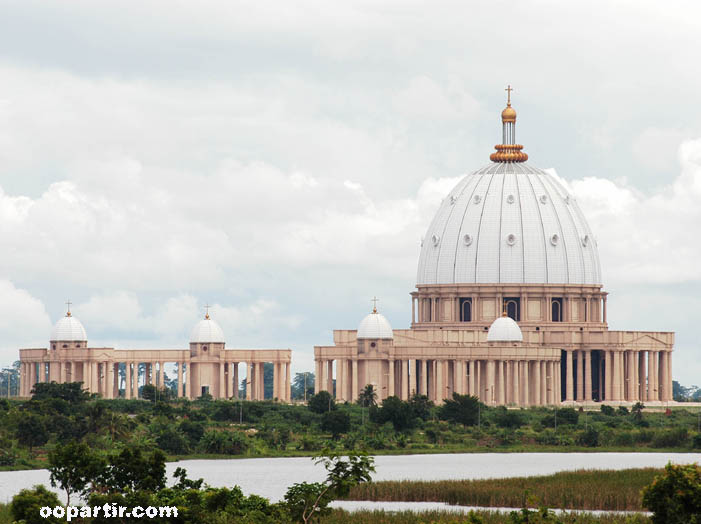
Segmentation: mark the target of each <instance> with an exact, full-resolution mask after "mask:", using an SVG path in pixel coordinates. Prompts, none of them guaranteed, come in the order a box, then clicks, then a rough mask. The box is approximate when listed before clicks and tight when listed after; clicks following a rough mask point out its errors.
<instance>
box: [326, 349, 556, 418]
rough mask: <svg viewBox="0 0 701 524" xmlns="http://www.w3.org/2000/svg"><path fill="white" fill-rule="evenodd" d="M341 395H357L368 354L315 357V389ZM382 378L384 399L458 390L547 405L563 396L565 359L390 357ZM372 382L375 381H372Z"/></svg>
mask: <svg viewBox="0 0 701 524" xmlns="http://www.w3.org/2000/svg"><path fill="white" fill-rule="evenodd" d="M334 362H335V363H336V366H335V367H336V375H335V376H336V389H335V396H336V398H337V399H338V400H340V401H353V400H356V399H357V398H358V396H359V395H360V392H361V391H362V389H363V388H364V386H365V384H364V383H363V382H367V381H366V380H365V375H366V374H365V373H362V371H361V372H360V373H359V368H360V367H362V366H363V365H364V363H367V362H368V361H367V360H360V362H361V364H359V360H358V359H335V360H330V359H323V360H317V361H316V377H317V380H316V382H315V389H316V392H317V393H318V392H319V391H329V392H332V393H333V372H334ZM381 362H382V363H383V365H382V369H383V370H384V369H386V370H387V372H384V371H383V372H382V373H381V376H382V379H381V380H379V381H377V383H373V386H374V387H375V389H376V392H377V394H378V399H380V400H382V399H385V398H387V397H389V396H397V397H399V398H400V399H402V400H408V399H409V398H410V397H411V396H412V395H414V394H415V393H419V394H421V395H426V396H427V397H428V398H429V399H431V400H433V401H434V402H438V403H440V402H442V401H443V400H444V399H446V398H452V395H453V393H454V392H455V393H459V394H461V395H467V394H469V395H474V396H477V397H479V399H480V400H481V401H482V402H484V403H486V404H516V405H525V406H528V405H533V406H542V405H548V404H555V403H558V402H559V401H560V399H559V393H558V392H559V391H560V363H559V361H558V360H500V359H485V360H459V359H422V360H418V359H417V360H413V359H410V360H406V359H401V360H399V359H390V360H383V361H381ZM367 383H372V382H367Z"/></svg>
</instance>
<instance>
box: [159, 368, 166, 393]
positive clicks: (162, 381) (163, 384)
mask: <svg viewBox="0 0 701 524" xmlns="http://www.w3.org/2000/svg"><path fill="white" fill-rule="evenodd" d="M165 367H166V363H165V362H159V363H158V387H159V388H165V387H166V369H165Z"/></svg>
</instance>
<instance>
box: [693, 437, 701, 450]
mask: <svg viewBox="0 0 701 524" xmlns="http://www.w3.org/2000/svg"><path fill="white" fill-rule="evenodd" d="M692 446H693V447H694V449H701V433H697V434H696V435H694V440H693V441H692Z"/></svg>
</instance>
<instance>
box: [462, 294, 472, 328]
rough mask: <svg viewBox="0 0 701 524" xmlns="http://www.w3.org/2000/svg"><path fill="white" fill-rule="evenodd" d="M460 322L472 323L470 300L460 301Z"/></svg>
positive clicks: (463, 299)
mask: <svg viewBox="0 0 701 524" xmlns="http://www.w3.org/2000/svg"><path fill="white" fill-rule="evenodd" d="M460 322H472V299H471V298H461V299H460Z"/></svg>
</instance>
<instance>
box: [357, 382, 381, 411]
mask: <svg viewBox="0 0 701 524" xmlns="http://www.w3.org/2000/svg"><path fill="white" fill-rule="evenodd" d="M358 404H360V405H361V406H365V407H369V406H377V392H376V391H375V386H373V385H372V384H366V385H365V387H364V388H363V391H361V392H360V395H359V396H358Z"/></svg>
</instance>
